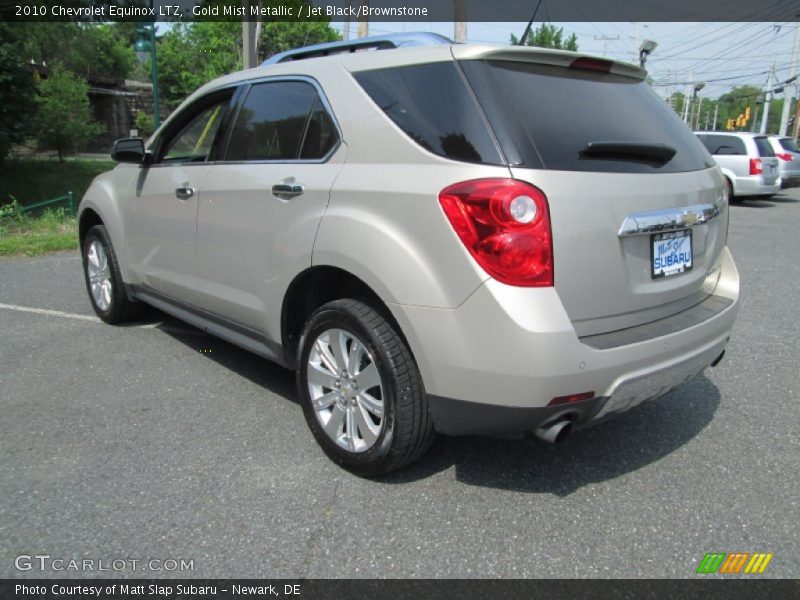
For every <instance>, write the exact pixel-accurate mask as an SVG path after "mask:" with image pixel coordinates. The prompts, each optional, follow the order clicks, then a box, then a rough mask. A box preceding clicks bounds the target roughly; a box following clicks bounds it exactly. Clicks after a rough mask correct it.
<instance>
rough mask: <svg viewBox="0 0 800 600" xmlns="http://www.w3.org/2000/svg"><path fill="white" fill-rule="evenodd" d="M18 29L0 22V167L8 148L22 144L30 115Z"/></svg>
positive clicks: (29, 82)
mask: <svg viewBox="0 0 800 600" xmlns="http://www.w3.org/2000/svg"><path fill="white" fill-rule="evenodd" d="M20 33H21V28H20V27H18V26H17V25H14V24H11V23H3V22H0V163H2V162H3V160H5V158H6V156H7V155H8V153H9V151H10V150H11V146H12V145H13V144H19V143H21V142H23V141H24V140H25V137H26V134H27V122H28V120H29V118H30V117H31V116H32V115H33V111H34V100H33V99H34V96H35V92H36V90H35V87H34V82H33V76H32V74H31V73H30V72H29V71H28V70H27V69H26V68H25V64H24V63H23V62H22V61H20V60H19V56H20V54H21V52H22V45H23V41H22V37H21V35H20Z"/></svg>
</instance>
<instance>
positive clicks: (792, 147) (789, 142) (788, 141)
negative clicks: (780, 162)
mask: <svg viewBox="0 0 800 600" xmlns="http://www.w3.org/2000/svg"><path fill="white" fill-rule="evenodd" d="M778 141H779V142H780V143H781V148H783V149H784V150H787V151H789V152H800V148H798V147H797V142H795V141H794V140H793V139H792V138H781V139H779V140H778Z"/></svg>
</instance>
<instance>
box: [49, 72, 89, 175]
mask: <svg viewBox="0 0 800 600" xmlns="http://www.w3.org/2000/svg"><path fill="white" fill-rule="evenodd" d="M88 90H89V86H88V85H87V84H86V81H84V80H83V79H81V78H80V77H78V76H77V75H75V74H74V73H72V72H70V71H67V70H65V69H62V68H55V69H53V71H52V72H51V73H50V76H49V77H48V78H47V79H45V80H43V81H42V82H41V83H40V84H39V96H38V98H37V99H36V104H37V107H38V114H37V116H36V125H37V126H36V132H37V140H38V142H39V146H40V148H42V149H52V150H56V152H58V160H59V161H63V160H64V157H65V156H66V155H68V154H72V153H74V152H75V151H76V150H80V149H81V148H83V147H85V145H86V143H87V142H88V141H89V140H90V139H91V138H92V137H94V136H96V135H99V134H100V133H102V132H103V126H102V125H100V124H98V123H95V122H94V121H93V120H92V114H91V110H90V107H89V95H88Z"/></svg>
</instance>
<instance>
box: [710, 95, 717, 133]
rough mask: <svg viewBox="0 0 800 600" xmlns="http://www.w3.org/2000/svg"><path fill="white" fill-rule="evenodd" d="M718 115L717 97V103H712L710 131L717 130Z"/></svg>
mask: <svg viewBox="0 0 800 600" xmlns="http://www.w3.org/2000/svg"><path fill="white" fill-rule="evenodd" d="M718 115H719V99H717V103H716V104H715V105H714V122H713V123H712V124H711V131H716V130H717V116H718Z"/></svg>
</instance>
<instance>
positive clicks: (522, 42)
mask: <svg viewBox="0 0 800 600" xmlns="http://www.w3.org/2000/svg"><path fill="white" fill-rule="evenodd" d="M541 5H542V0H539V4H537V5H536V8H535V9H534V11H533V15H531V20H530V21H528V26H527V27H526V28H525V31H524V32H523V33H522V37H521V38H519V41H518V42H517V46H524V45H525V40H527V39H528V35H529V34H530V32H531V26H532V25H533V20H534V19H535V18H536V13H537V12H539V7H540V6H541Z"/></svg>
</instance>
